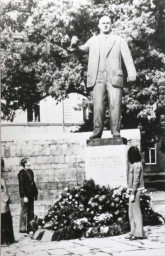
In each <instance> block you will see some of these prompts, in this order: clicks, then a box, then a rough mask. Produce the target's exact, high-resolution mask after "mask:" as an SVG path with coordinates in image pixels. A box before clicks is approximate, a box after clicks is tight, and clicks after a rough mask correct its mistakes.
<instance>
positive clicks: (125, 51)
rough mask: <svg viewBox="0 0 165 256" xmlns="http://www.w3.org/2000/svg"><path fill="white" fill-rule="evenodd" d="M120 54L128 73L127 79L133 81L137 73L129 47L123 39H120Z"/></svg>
mask: <svg viewBox="0 0 165 256" xmlns="http://www.w3.org/2000/svg"><path fill="white" fill-rule="evenodd" d="M121 54H122V57H123V60H124V64H125V66H126V69H127V74H128V78H127V81H132V82H133V81H135V80H136V76H137V73H136V69H135V65H134V62H133V59H132V55H131V52H130V49H129V47H128V44H127V42H126V41H125V40H124V39H122V40H121Z"/></svg>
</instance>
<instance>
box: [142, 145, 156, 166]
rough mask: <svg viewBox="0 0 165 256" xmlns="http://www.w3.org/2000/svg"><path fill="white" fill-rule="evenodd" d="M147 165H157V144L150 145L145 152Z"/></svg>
mask: <svg viewBox="0 0 165 256" xmlns="http://www.w3.org/2000/svg"><path fill="white" fill-rule="evenodd" d="M145 163H146V165H155V164H157V144H156V143H150V144H149V145H148V147H147V148H146V150H145Z"/></svg>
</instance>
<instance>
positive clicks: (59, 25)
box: [2, 0, 165, 128]
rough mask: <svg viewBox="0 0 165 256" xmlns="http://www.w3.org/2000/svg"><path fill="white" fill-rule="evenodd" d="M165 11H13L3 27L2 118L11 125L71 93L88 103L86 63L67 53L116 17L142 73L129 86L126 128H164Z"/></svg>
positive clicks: (103, 5) (104, 7) (103, 4)
mask: <svg viewBox="0 0 165 256" xmlns="http://www.w3.org/2000/svg"><path fill="white" fill-rule="evenodd" d="M24 1H25V0H24ZM25 2H26V1H25ZM164 7H165V3H164V1H163V0H161V1H159V0H141V1H139V0H106V1H103V0H91V1H88V2H87V3H86V2H85V3H83V4H82V3H81V2H79V1H69V0H58V1H57V0H56V1H55V0H49V1H43V0H40V1H35V0H31V1H29V2H28V8H29V9H28V10H29V11H28V12H23V11H22V12H20V11H18V10H13V6H12V5H11V4H9V5H8V6H7V7H6V8H5V9H4V11H3V24H2V49H3V51H2V70H3V72H2V111H3V114H4V116H3V117H4V118H8V119H12V118H13V114H14V111H15V110H16V109H18V108H20V107H21V108H23V109H26V108H28V106H34V105H35V104H36V103H37V102H39V101H40V99H42V98H44V97H46V96H47V95H51V96H52V97H54V98H55V99H57V100H61V99H62V98H65V97H67V95H68V93H70V92H78V93H81V94H84V95H88V91H87V90H86V86H85V84H86V67H87V56H85V55H82V54H79V53H77V54H71V53H69V52H68V51H67V47H68V46H69V44H70V38H71V37H72V36H73V35H77V36H78V37H79V39H80V44H81V43H84V42H85V41H86V40H87V39H88V38H89V37H91V36H92V35H93V34H97V33H98V27H97V23H98V19H99V17H100V16H102V15H109V16H111V18H112V21H113V31H114V33H116V34H118V35H120V36H122V37H124V38H125V39H126V40H127V41H128V44H129V47H130V49H131V52H132V55H133V59H134V62H135V66H136V69H137V73H138V79H137V82H136V84H135V85H133V86H132V87H130V86H131V85H129V84H127V83H126V81H125V85H124V95H123V114H122V117H123V118H122V123H123V126H124V127H125V128H133V127H137V125H138V123H139V122H141V123H142V124H143V125H146V126H148V124H149V123H154V122H155V123H158V120H159V116H160V115H161V113H162V112H163V110H164V109H163V104H162V103H163V101H164V97H163V96H162V95H163V94H164V92H165V74H164V65H165V54H164V51H165V49H164V44H163V38H164V37H165V34H164V28H165V25H164V21H165V11H164V10H165V8H164ZM13 13H14V14H13ZM13 15H15V16H14V18H13ZM18 31H19V35H21V38H20V39H19V38H16V35H18ZM22 39H23V40H22ZM89 104H90V105H91V102H89Z"/></svg>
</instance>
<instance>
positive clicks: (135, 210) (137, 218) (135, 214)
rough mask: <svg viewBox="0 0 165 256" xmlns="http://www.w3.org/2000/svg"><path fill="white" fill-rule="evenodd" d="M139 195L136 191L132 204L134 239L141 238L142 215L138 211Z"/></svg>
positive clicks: (142, 233)
mask: <svg viewBox="0 0 165 256" xmlns="http://www.w3.org/2000/svg"><path fill="white" fill-rule="evenodd" d="M140 195H141V191H137V193H136V196H135V202H134V203H132V213H133V219H134V222H135V233H134V235H135V236H136V237H143V236H144V232H143V219H142V213H141V209H140Z"/></svg>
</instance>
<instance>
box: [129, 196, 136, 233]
mask: <svg viewBox="0 0 165 256" xmlns="http://www.w3.org/2000/svg"><path fill="white" fill-rule="evenodd" d="M132 208H133V206H132V202H131V200H130V197H129V209H128V216H129V223H130V228H131V230H130V234H131V235H134V234H135V222H134V218H133V211H132Z"/></svg>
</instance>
